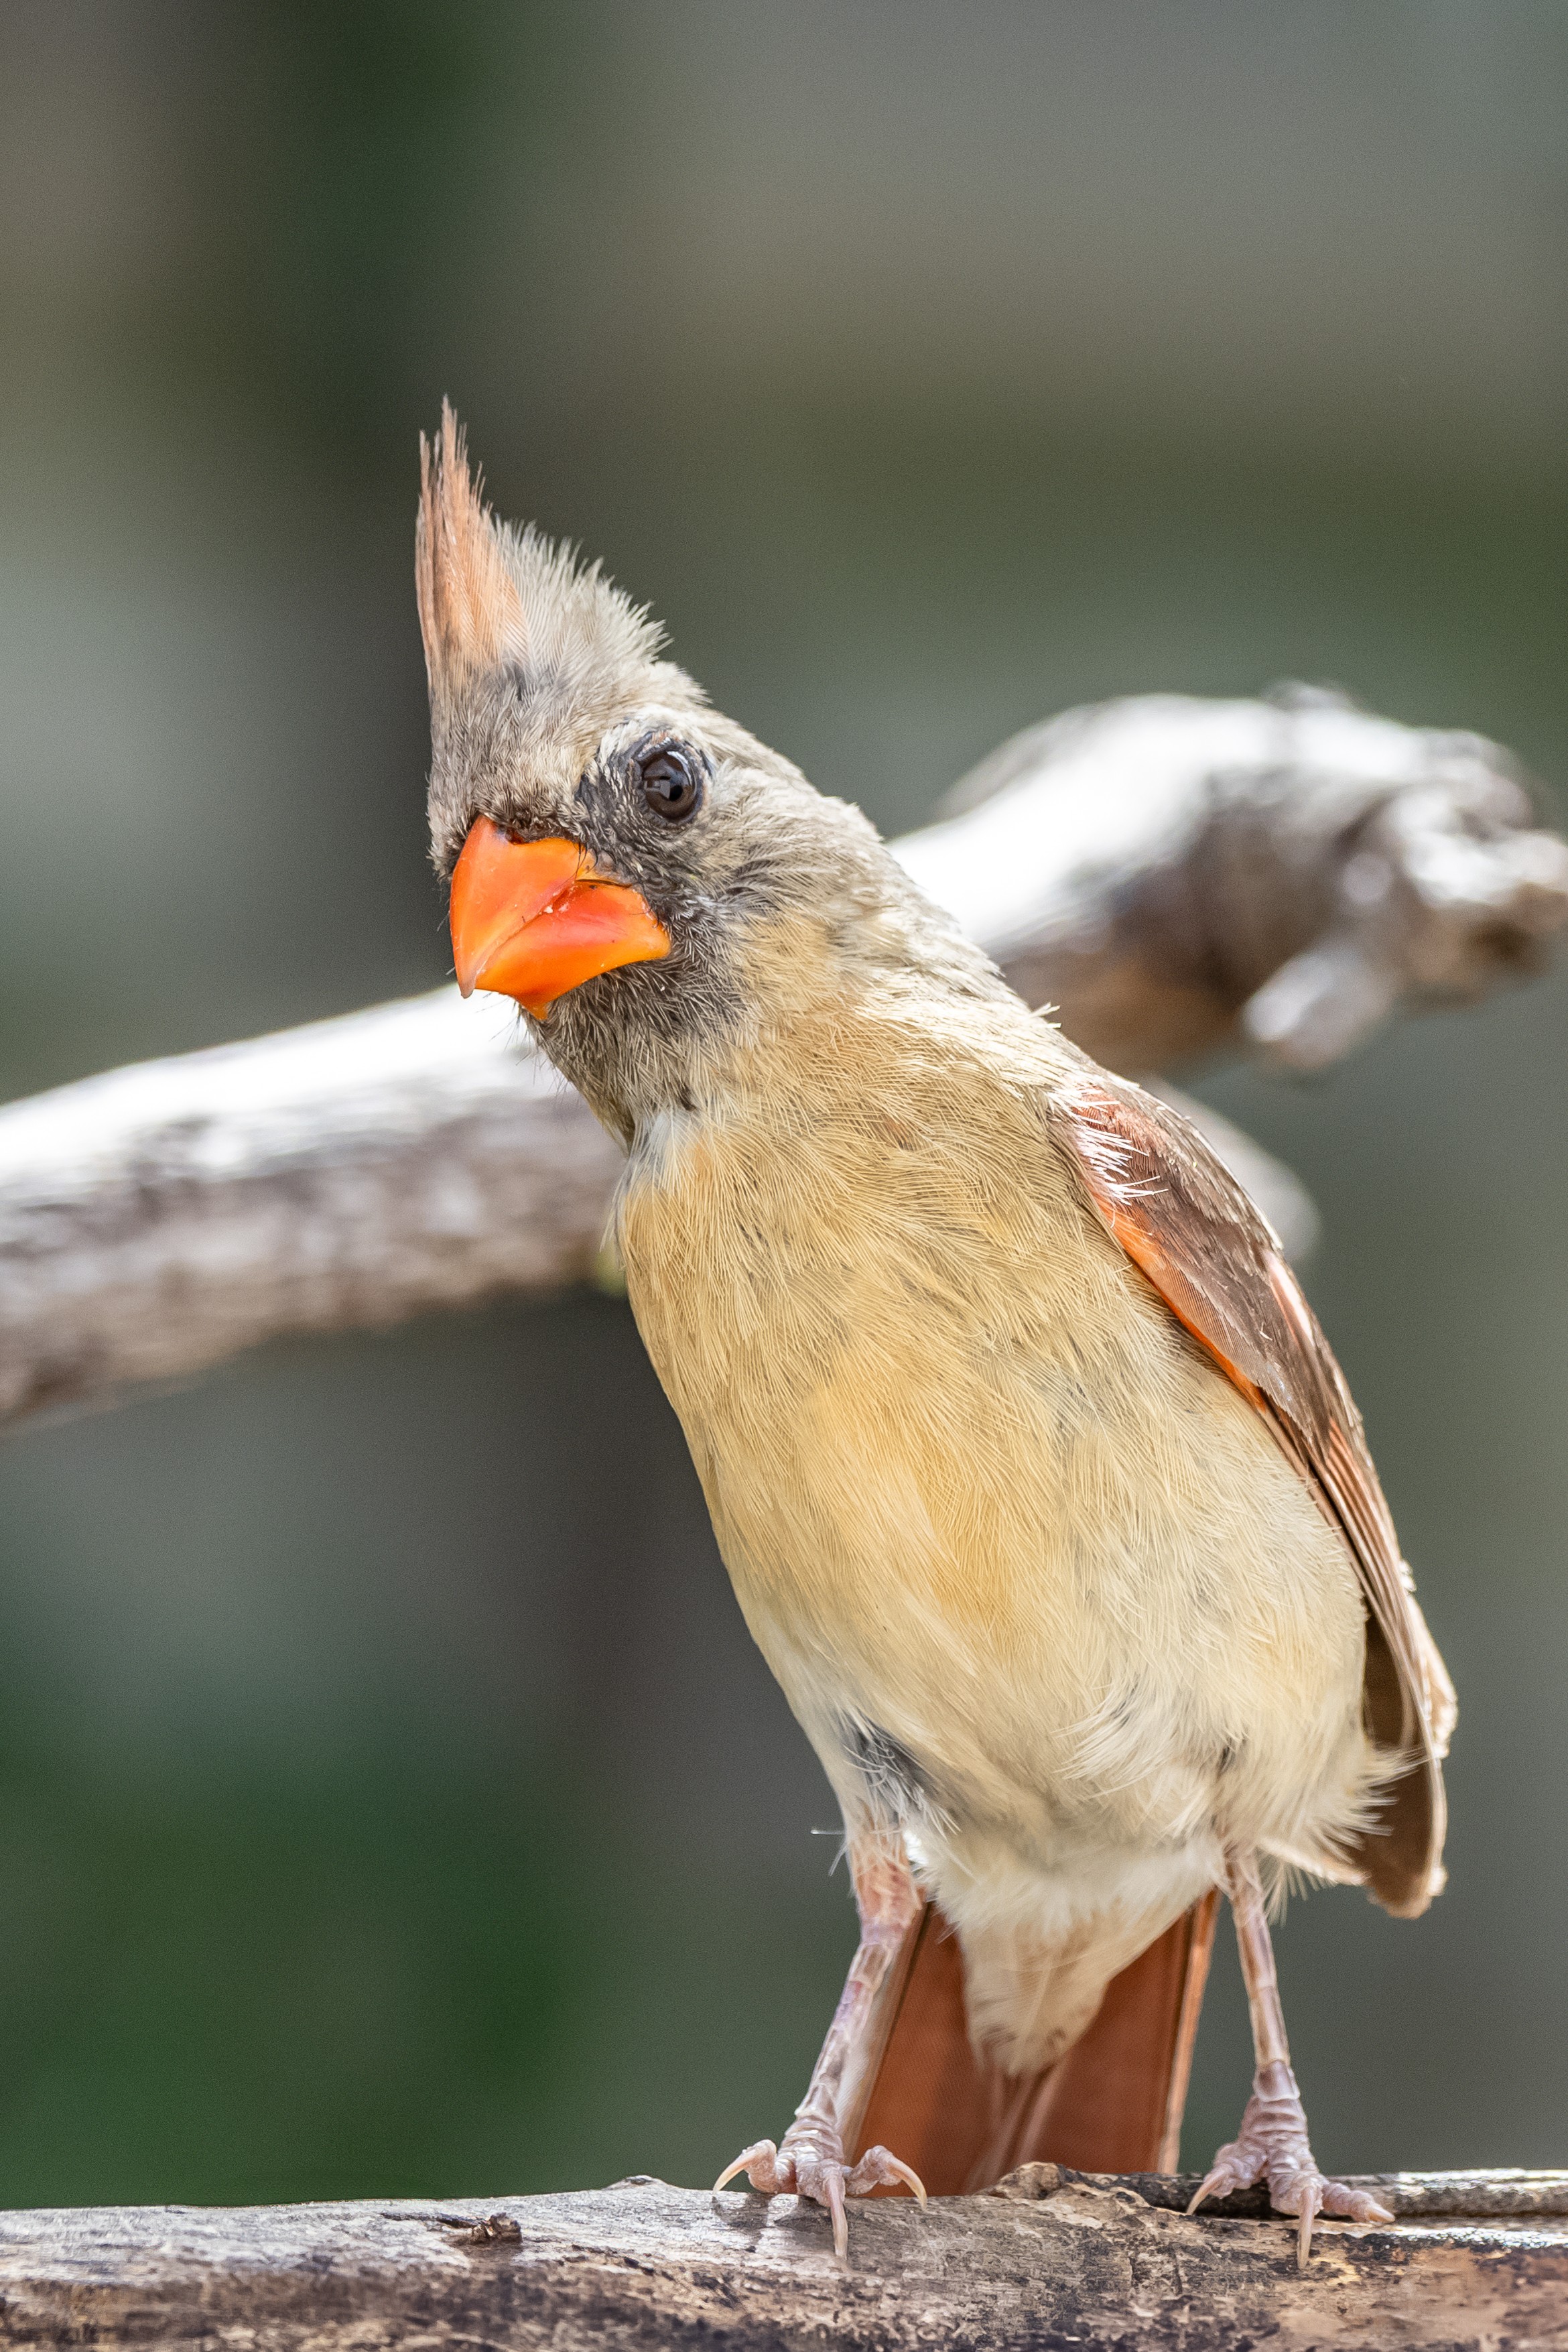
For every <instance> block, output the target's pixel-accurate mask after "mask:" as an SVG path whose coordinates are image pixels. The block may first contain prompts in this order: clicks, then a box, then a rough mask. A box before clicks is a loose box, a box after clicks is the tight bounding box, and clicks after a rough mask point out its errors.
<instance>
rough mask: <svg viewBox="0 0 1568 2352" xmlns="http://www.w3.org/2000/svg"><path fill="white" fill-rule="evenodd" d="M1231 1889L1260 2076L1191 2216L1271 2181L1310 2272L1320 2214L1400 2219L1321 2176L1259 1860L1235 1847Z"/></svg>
mask: <svg viewBox="0 0 1568 2352" xmlns="http://www.w3.org/2000/svg"><path fill="white" fill-rule="evenodd" d="M1225 1888H1226V1893H1227V1894H1228V1895H1229V1897H1230V1916H1231V1917H1232V1918H1233V1919H1234V1921H1235V1922H1236V1947H1237V1949H1238V1951H1239V1953H1240V1955H1241V1973H1242V1976H1243V1977H1244V1978H1245V1979H1246V1981H1247V2005H1248V2007H1249V2010H1250V2011H1251V2012H1252V2048H1253V2052H1254V2054H1255V2056H1256V2058H1257V2071H1256V2073H1255V2074H1253V2077H1252V2096H1251V2097H1250V2098H1249V2100H1248V2102H1247V2112H1246V2114H1245V2115H1244V2116H1242V2118H1241V2129H1240V2130H1239V2133H1238V2134H1237V2136H1236V2137H1235V2138H1234V2139H1233V2140H1231V2141H1229V2142H1228V2145H1227V2146H1226V2147H1222V2148H1221V2149H1220V2151H1219V2154H1218V2156H1217V2157H1216V2158H1215V2159H1214V2162H1213V2164H1212V2165H1211V2166H1210V2167H1209V2169H1208V2176H1207V2179H1206V2180H1205V2181H1204V2183H1203V2186H1202V2188H1201V2189H1199V2190H1198V2192H1197V2196H1196V2197H1195V2198H1194V2199H1193V2200H1192V2203H1191V2204H1190V2205H1189V2206H1188V2207H1187V2209H1186V2210H1187V2211H1188V2212H1189V2213H1193V2212H1196V2211H1197V2208H1198V2207H1199V2206H1200V2205H1201V2204H1202V2202H1203V2200H1204V2199H1205V2198H1206V2197H1228V2196H1229V2194H1230V2193H1231V2191H1232V2190H1233V2189H1249V2188H1250V2187H1251V2186H1252V2184H1253V2182H1254V2181H1257V2180H1265V2179H1266V2180H1267V2181H1268V2183H1269V2199H1270V2203H1271V2204H1272V2205H1273V2207H1274V2210H1275V2211H1276V2212H1278V2213H1294V2214H1296V2215H1297V2216H1298V2219H1299V2227H1298V2229H1297V2232H1296V2262H1297V2265H1298V2267H1299V2268H1304V2267H1305V2265H1306V2260H1307V2256H1308V2254H1309V2252H1311V2250H1312V2223H1313V2221H1315V2220H1316V2218H1317V2216H1318V2215H1319V2214H1320V2213H1337V2214H1339V2215H1341V2216H1343V2219H1345V2220H1346V2221H1392V2220H1393V2219H1394V2216H1393V2215H1392V2213H1390V2212H1389V2211H1388V2210H1387V2208H1386V2207H1385V2206H1383V2205H1380V2204H1379V2203H1378V2201H1377V2200H1376V2198H1375V2197H1370V2196H1368V2194H1367V2192H1366V2190H1365V2189H1349V2188H1347V2187H1346V2186H1345V2185H1344V2183H1343V2181H1339V2180H1325V2179H1323V2176H1322V2173H1321V2172H1320V2171H1319V2170H1318V2168H1317V2160H1316V2158H1314V2157H1313V2155H1312V2147H1311V2145H1310V2143H1309V2141H1308V2138H1307V2116H1306V2110H1305V2108H1304V2107H1303V2106H1302V2105H1301V2092H1300V2091H1299V2090H1298V2089H1297V2087H1296V2078H1295V2076H1294V2074H1292V2073H1291V2045H1290V2043H1289V2042H1287V2041H1286V2039H1285V2012H1284V2010H1283V2009H1282V2008H1281V2003H1280V1985H1279V1979H1278V1978H1277V1977H1276V1976H1275V1974H1274V1947H1273V1945H1272V1944H1271V1943H1270V1939H1269V1919H1268V1914H1267V1912H1266V1911H1265V1909H1264V1905H1263V1889H1262V1886H1261V1885H1260V1883H1259V1878H1258V1863H1257V1857H1256V1855H1254V1854H1252V1853H1242V1852H1239V1851H1237V1850H1234V1849H1233V1850H1232V1851H1231V1852H1229V1853H1227V1855H1226V1857H1225Z"/></svg>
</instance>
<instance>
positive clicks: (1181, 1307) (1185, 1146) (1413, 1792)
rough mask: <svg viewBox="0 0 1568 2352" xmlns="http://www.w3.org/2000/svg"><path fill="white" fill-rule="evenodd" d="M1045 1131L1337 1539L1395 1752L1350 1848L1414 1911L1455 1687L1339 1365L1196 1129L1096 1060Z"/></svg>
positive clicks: (1376, 1888) (1381, 1718) (1383, 1890)
mask: <svg viewBox="0 0 1568 2352" xmlns="http://www.w3.org/2000/svg"><path fill="white" fill-rule="evenodd" d="M1051 1118H1052V1123H1053V1126H1054V1128H1055V1130H1056V1132H1057V1133H1058V1135H1059V1136H1060V1137H1061V1140H1062V1141H1063V1142H1064V1143H1065V1144H1066V1145H1067V1147H1068V1149H1069V1150H1070V1152H1071V1156H1072V1157H1073V1159H1074V1160H1076V1161H1077V1163H1078V1166H1079V1168H1080V1169H1081V1171H1082V1175H1083V1177H1084V1181H1085V1182H1086V1183H1087V1185H1088V1189H1089V1194H1090V1198H1091V1200H1092V1202H1093V1204H1094V1207H1095V1209H1096V1210H1097V1212H1098V1213H1099V1215H1100V1216H1101V1218H1102V1220H1103V1223H1105V1225H1106V1226H1107V1227H1108V1228H1109V1230H1110V1232H1111V1233H1112V1234H1113V1236H1114V1238H1115V1239H1116V1240H1117V1241H1118V1242H1119V1243H1120V1244H1121V1245H1122V1247H1123V1248H1124V1250H1125V1251H1126V1253H1127V1255H1128V1256H1129V1257H1130V1258H1131V1259H1132V1260H1133V1262H1134V1265H1137V1266H1138V1267H1139V1268H1140V1269H1141V1270H1142V1272H1143V1273H1144V1274H1145V1275H1146V1276H1147V1277H1148V1279H1149V1280H1150V1281H1151V1282H1152V1283H1153V1284H1154V1286H1155V1289H1156V1290H1157V1291H1159V1293H1160V1295H1161V1296H1162V1297H1163V1298H1164V1299H1165V1301H1166V1305H1167V1306H1168V1307H1170V1309H1171V1311H1172V1313H1173V1314H1174V1315H1175V1316H1176V1318H1177V1319H1178V1321H1179V1322H1181V1323H1182V1324H1183V1325H1184V1326H1185V1327H1186V1329H1187V1330H1188V1331H1189V1332H1191V1334H1192V1336H1193V1338H1194V1339H1197V1341H1198V1342H1199V1344H1200V1345H1201V1346H1202V1347H1204V1348H1205V1349H1207V1351H1208V1353H1209V1354H1210V1355H1211V1356H1212V1357H1213V1358H1214V1359H1215V1360H1216V1362H1217V1363H1218V1365H1219V1366H1220V1367H1221V1369H1222V1370H1224V1371H1225V1372H1226V1373H1227V1374H1228V1377H1229V1378H1230V1380H1231V1381H1234V1383H1235V1385H1236V1386H1237V1387H1238V1388H1239V1390H1240V1391H1241V1392H1242V1394H1243V1395H1244V1396H1245V1397H1247V1398H1248V1399H1249V1401H1250V1402H1251V1403H1252V1404H1253V1405H1255V1406H1256V1408H1257V1410H1258V1411H1259V1412H1260V1413H1261V1414H1262V1415H1263V1417H1264V1419H1265V1420H1266V1421H1267V1422H1268V1423H1269V1425H1270V1429H1271V1431H1272V1433H1273V1434H1274V1436H1275V1438H1276V1439H1277V1440H1278V1442H1279V1444H1281V1446H1282V1448H1283V1449H1284V1451H1285V1453H1286V1454H1287V1455H1288V1456H1289V1457H1290V1459H1291V1462H1292V1463H1293V1464H1294V1465H1295V1466H1296V1468H1297V1469H1298V1470H1299V1471H1300V1472H1301V1475H1302V1476H1303V1477H1304V1478H1305V1479H1306V1480H1307V1482H1308V1484H1309V1486H1311V1487H1312V1492H1313V1494H1314V1496H1316V1497H1317V1500H1318V1502H1319V1504H1320V1506H1321V1507H1322V1509H1323V1510H1324V1512H1325V1513H1326V1514H1327V1516H1328V1517H1329V1518H1330V1520H1331V1521H1332V1523H1333V1525H1334V1526H1335V1527H1337V1528H1339V1530H1340V1531H1341V1533H1342V1534H1343V1537H1344V1538H1345V1541H1346V1542H1347V1544H1348V1545H1349V1547H1350V1549H1351V1552H1352V1554H1353V1556H1354V1560H1355V1564H1356V1569H1357V1571H1358V1573H1359V1575H1360V1578H1361V1585H1362V1591H1363V1592H1364V1596H1365V1600H1366V1608H1367V1616H1368V1621H1369V1622H1368V1629H1367V1631H1368V1641H1367V1662H1366V1679H1365V1685H1364V1702H1363V1703H1364V1710H1365V1717H1366V1723H1367V1727H1368V1730H1369V1731H1370V1733H1371V1735H1372V1737H1373V1738H1374V1739H1375V1742H1376V1744H1377V1745H1378V1746H1379V1747H1380V1748H1385V1749H1388V1750H1390V1751H1393V1752H1394V1753H1396V1755H1398V1756H1400V1757H1402V1758H1404V1759H1406V1764H1405V1769H1403V1770H1402V1771H1401V1772H1399V1773H1398V1775H1397V1777H1396V1778H1395V1779H1394V1780H1392V1781H1391V1782H1390V1784H1389V1787H1388V1790H1387V1792H1386V1795H1385V1800H1384V1802H1383V1806H1382V1808H1381V1811H1380V1813H1379V1817H1378V1819H1377V1821H1376V1822H1375V1824H1374V1825H1373V1826H1372V1827H1371V1828H1370V1829H1369V1830H1368V1831H1367V1832H1365V1833H1364V1836H1363V1837H1362V1839H1361V1841H1360V1843H1359V1845H1358V1847H1357V1850H1356V1853H1355V1856H1354V1859H1355V1862H1356V1864H1357V1866H1358V1867H1359V1868H1360V1869H1361V1870H1362V1872H1363V1873H1364V1876H1365V1878H1366V1881H1367V1884H1368V1885H1370V1887H1371V1889H1372V1891H1373V1893H1374V1894H1375V1895H1376V1897H1377V1899H1378V1901H1379V1902H1380V1903H1382V1904H1384V1905H1385V1907H1386V1908H1387V1909H1388V1910H1390V1911H1393V1912H1396V1913H1397V1914H1399V1915H1400V1916H1404V1917H1409V1916H1414V1915H1415V1914H1416V1913H1417V1912H1420V1911H1423V1910H1425V1908H1426V1906H1427V1903H1428V1902H1430V1900H1431V1898H1432V1896H1433V1895H1435V1894H1436V1893H1437V1891H1438V1889H1439V1888H1440V1886H1441V1885H1442V1883H1443V1871H1442V1860H1441V1857H1442V1851H1443V1832H1444V1828H1445V1824H1446V1809H1445V1801H1444V1796H1443V1777H1442V1772H1441V1770H1440V1769H1439V1768H1440V1760H1441V1759H1442V1757H1443V1756H1444V1754H1445V1753H1446V1752H1447V1748H1448V1737H1449V1734H1450V1732H1451V1730H1452V1727H1453V1722H1454V1716H1455V1712H1456V1709H1455V1702H1454V1693H1453V1685H1451V1684H1450V1682H1449V1680H1448V1675H1447V1673H1446V1671H1445V1669H1444V1666H1443V1662H1442V1659H1441V1658H1440V1657H1439V1656H1438V1654H1437V1647H1436V1645H1435V1643H1433V1640H1432V1637H1431V1635H1430V1633H1428V1632H1427V1625H1426V1622H1425V1620H1424V1619H1423V1617H1422V1615H1421V1612H1420V1610H1419V1608H1418V1607H1417V1605H1416V1594H1415V1587H1414V1584H1413V1582H1412V1580H1411V1576H1410V1570H1409V1569H1408V1568H1407V1567H1406V1563H1405V1561H1404V1559H1403V1558H1402V1557H1401V1555H1400V1550H1399V1541H1398V1538H1397V1537H1396V1534H1395V1531H1394V1522H1393V1519H1392V1518H1391V1517H1390V1516H1389V1510H1388V1505H1387V1503H1386V1502H1385V1499H1384V1495H1383V1489H1382V1487H1381V1486H1380V1485H1379V1484H1378V1478H1377V1473H1376V1471H1375V1469H1374V1467H1373V1463H1372V1456H1371V1454H1369V1453H1368V1451H1367V1445H1366V1439H1365V1436H1364V1432H1363V1429H1362V1424H1361V1415H1360V1414H1359V1413H1358V1412H1357V1411H1356V1409H1355V1405H1354V1402H1353V1400H1352V1397H1351V1393H1350V1391H1349V1389H1348V1388H1347V1387H1346V1385H1345V1381H1344V1375H1343V1372H1342V1371H1341V1370H1340V1368H1339V1365H1338V1364H1337V1363H1336V1362H1335V1360H1334V1356H1333V1350H1332V1349H1331V1348H1330V1346H1329V1344H1328V1341H1327V1340H1326V1339H1324V1337H1323V1334H1322V1328H1320V1326H1319V1323H1318V1319H1317V1318H1316V1316H1315V1315H1314V1314H1313V1313H1312V1308H1311V1307H1310V1306H1309V1305H1308V1304H1307V1301H1306V1297H1305V1296H1304V1295H1303V1293H1302V1291H1301V1286H1300V1284H1299V1283H1298V1282H1297V1280H1296V1278H1295V1276H1294V1275H1293V1274H1292V1273H1291V1269H1290V1267H1289V1265H1287V1264H1286V1263H1285V1259H1284V1256H1283V1254H1282V1252H1281V1248H1280V1244H1279V1242H1278V1240H1277V1239H1276V1237H1275V1235H1274V1234H1273V1232H1272V1231H1271V1230H1270V1226H1269V1225H1268V1224H1267V1223H1266V1222H1265V1221H1264V1219H1263V1218H1262V1216H1261V1215H1260V1213H1259V1212H1258V1210H1257V1209H1256V1208H1255V1207H1254V1205H1253V1203H1252V1202H1251V1201H1250V1200H1249V1198H1248V1196H1247V1194H1246V1193H1245V1192H1243V1191H1242V1190H1241V1187H1240V1186H1239V1184H1238V1183H1237V1181H1236V1180H1235V1178H1234V1177H1233V1176H1231V1174H1230V1173H1229V1171H1228V1169H1226V1168H1225V1167H1224V1166H1223V1164H1222V1163H1221V1162H1220V1160H1218V1159H1217V1158H1216V1156H1215V1154H1214V1152H1213V1150H1211V1149H1210V1147H1209V1146H1208V1144H1207V1142H1206V1141H1205V1140H1204V1139H1203V1137H1202V1136H1201V1135H1199V1133H1198V1132H1197V1129H1196V1128H1195V1127H1193V1126H1192V1125H1191V1123H1190V1121H1188V1120H1187V1119H1186V1118H1183V1117H1182V1115H1181V1113H1180V1112H1179V1111H1177V1110H1175V1109H1173V1108H1171V1106H1170V1105H1169V1104H1167V1103H1164V1102H1161V1101H1160V1100H1159V1099H1158V1098H1157V1097H1155V1096H1153V1095H1148V1094H1145V1092H1144V1090H1143V1088H1142V1087H1136V1086H1134V1085H1132V1084H1131V1083H1130V1082H1128V1081H1126V1080H1124V1079H1121V1078H1114V1077H1112V1076H1109V1075H1108V1074H1107V1073H1105V1072H1104V1071H1101V1070H1092V1071H1091V1070H1086V1071H1084V1072H1082V1074H1075V1075H1074V1076H1071V1077H1070V1078H1069V1079H1068V1080H1067V1081H1066V1082H1065V1084H1064V1085H1062V1086H1061V1087H1059V1088H1057V1089H1056V1090H1055V1091H1054V1093H1053V1095H1052V1097H1051Z"/></svg>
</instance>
